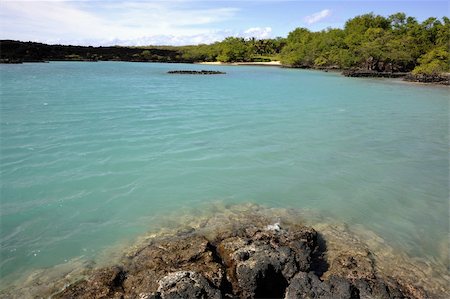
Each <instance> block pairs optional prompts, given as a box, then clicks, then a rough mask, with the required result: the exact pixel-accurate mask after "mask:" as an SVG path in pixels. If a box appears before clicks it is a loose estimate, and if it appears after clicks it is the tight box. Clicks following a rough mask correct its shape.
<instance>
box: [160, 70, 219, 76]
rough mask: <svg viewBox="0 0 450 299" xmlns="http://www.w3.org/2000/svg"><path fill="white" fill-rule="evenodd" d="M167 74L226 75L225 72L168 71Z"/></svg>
mask: <svg viewBox="0 0 450 299" xmlns="http://www.w3.org/2000/svg"><path fill="white" fill-rule="evenodd" d="M167 73H168V74H180V75H223V74H226V73H225V72H219V71H206V70H201V71H168V72H167Z"/></svg>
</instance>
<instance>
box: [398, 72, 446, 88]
mask: <svg viewBox="0 0 450 299" xmlns="http://www.w3.org/2000/svg"><path fill="white" fill-rule="evenodd" d="M404 80H405V81H410V82H420V83H434V84H442V85H450V74H448V73H446V74H430V75H426V74H418V75H413V74H411V73H409V74H408V75H407V76H406V77H405V78H404Z"/></svg>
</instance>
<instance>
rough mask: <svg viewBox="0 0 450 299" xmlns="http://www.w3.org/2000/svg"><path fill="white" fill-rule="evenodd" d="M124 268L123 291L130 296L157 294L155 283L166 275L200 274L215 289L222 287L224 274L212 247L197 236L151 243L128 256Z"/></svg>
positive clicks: (157, 286) (157, 285) (156, 284)
mask: <svg viewBox="0 0 450 299" xmlns="http://www.w3.org/2000/svg"><path fill="white" fill-rule="evenodd" d="M126 268H127V269H128V277H127V279H126V280H125V281H124V290H125V293H127V294H131V295H132V297H133V296H136V295H138V294H140V293H152V292H155V291H157V289H158V288H159V284H158V281H159V280H160V279H162V277H164V276H166V275H168V273H170V272H176V271H193V272H196V273H200V274H201V275H203V276H204V277H205V278H206V279H208V281H209V282H210V283H211V284H212V285H213V286H214V287H215V288H220V287H221V286H222V284H223V279H224V275H225V270H224V267H223V266H222V265H221V264H220V261H217V258H216V257H215V253H214V247H212V245H211V244H210V243H209V242H208V240H206V239H205V238H204V237H201V236H197V235H193V236H185V237H180V238H175V239H167V240H163V241H159V242H154V243H152V244H150V245H148V246H146V247H145V248H143V249H142V250H140V251H139V252H138V253H136V254H135V255H134V256H132V257H129V261H128V263H126Z"/></svg>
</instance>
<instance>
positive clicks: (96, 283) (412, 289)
mask: <svg viewBox="0 0 450 299" xmlns="http://www.w3.org/2000/svg"><path fill="white" fill-rule="evenodd" d="M272 223H273V222H272ZM229 228H230V226H227V227H226V228H224V229H216V234H214V235H208V237H206V235H207V234H204V231H202V230H201V229H200V228H198V229H192V230H187V231H186V230H185V231H184V232H183V233H181V234H174V235H173V236H170V237H167V236H165V237H154V238H152V239H149V240H148V241H147V243H146V244H143V245H142V246H141V247H139V248H138V249H136V250H134V251H133V252H132V253H130V254H128V255H126V256H125V257H124V258H123V261H122V263H121V264H120V265H118V266H114V267H109V268H102V269H97V270H93V272H92V273H91V275H89V276H88V277H87V278H85V279H83V280H81V281H79V282H77V283H74V284H72V285H70V286H68V287H67V288H66V289H64V290H63V291H61V292H59V293H57V294H54V296H53V297H54V298H142V299H144V298H146V299H150V298H155V299H156V298H161V299H162V298H222V297H225V298H322V299H325V298H348V299H353V298H434V296H433V295H432V294H428V293H426V292H425V291H424V290H423V289H421V288H420V287H418V286H414V285H412V284H407V285H405V284H402V283H401V282H399V281H397V280H396V279H394V278H392V277H389V276H387V275H384V274H383V273H380V272H379V271H378V270H377V268H376V267H375V264H376V262H377V261H376V259H375V257H374V255H373V254H372V253H371V252H370V251H368V250H366V249H361V250H359V251H356V252H351V251H342V252H339V253H335V252H334V253H330V252H328V249H327V246H326V243H327V240H326V239H324V237H323V236H322V235H321V234H320V233H319V232H317V231H315V230H314V229H312V228H310V227H307V226H301V225H288V224H286V223H282V224H280V223H276V224H272V225H271V224H270V223H268V222H267V219H258V218H257V217H254V218H252V219H251V222H250V221H247V222H245V221H244V222H243V223H233V229H229ZM347 245H348V246H349V247H351V246H352V245H351V244H347Z"/></svg>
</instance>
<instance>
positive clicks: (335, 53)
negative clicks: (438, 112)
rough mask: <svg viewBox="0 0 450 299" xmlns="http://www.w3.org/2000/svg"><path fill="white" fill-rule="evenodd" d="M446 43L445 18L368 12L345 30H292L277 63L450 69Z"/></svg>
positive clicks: (449, 42)
mask: <svg viewBox="0 0 450 299" xmlns="http://www.w3.org/2000/svg"><path fill="white" fill-rule="evenodd" d="M449 47H450V19H449V18H447V17H443V18H442V22H441V21H440V20H438V19H436V18H428V19H427V20H425V21H424V22H422V23H418V22H417V20H416V19H415V18H413V17H408V16H406V15H405V14H404V13H396V14H393V15H391V16H389V17H387V18H385V17H383V16H379V15H374V14H373V13H370V14H365V15H361V16H357V17H355V18H352V19H350V20H348V21H347V22H346V23H345V26H344V29H343V30H341V29H327V30H323V31H320V32H310V31H309V30H307V29H305V28H297V29H295V30H293V31H292V32H290V33H289V35H288V37H287V39H286V45H285V46H284V48H283V50H282V52H281V62H282V63H283V64H286V65H291V66H295V67H339V68H360V69H366V70H374V71H385V72H390V71H393V72H394V71H411V70H413V69H414V70H415V71H416V72H417V71H420V72H439V71H445V70H448V64H449V62H448V61H449V58H448V49H449ZM430 49H435V50H434V51H431V52H430ZM445 53H447V56H446V55H445ZM419 57H420V59H419ZM418 64H420V65H419V66H418Z"/></svg>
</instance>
